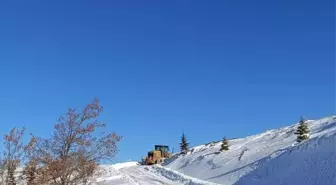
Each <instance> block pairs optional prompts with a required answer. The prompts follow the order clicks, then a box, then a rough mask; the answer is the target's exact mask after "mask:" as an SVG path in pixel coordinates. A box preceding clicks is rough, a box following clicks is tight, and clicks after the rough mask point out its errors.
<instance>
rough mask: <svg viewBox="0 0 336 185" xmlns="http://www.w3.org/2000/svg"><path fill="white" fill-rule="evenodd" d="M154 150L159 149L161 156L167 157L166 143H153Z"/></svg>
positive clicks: (167, 148)
mask: <svg viewBox="0 0 336 185" xmlns="http://www.w3.org/2000/svg"><path fill="white" fill-rule="evenodd" d="M155 150H156V151H161V155H162V157H168V154H169V147H168V146H166V145H155Z"/></svg>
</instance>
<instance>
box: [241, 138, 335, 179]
mask: <svg viewBox="0 0 336 185" xmlns="http://www.w3.org/2000/svg"><path fill="white" fill-rule="evenodd" d="M245 184H248V185H269V184H291V185H294V184H297V185H300V184H302V185H303V184H304V185H317V184H321V185H322V184H323V185H335V184H336V134H333V135H331V136H326V137H322V138H314V139H312V140H310V141H308V142H305V143H303V144H301V145H298V146H294V147H292V148H290V149H289V150H287V151H286V152H284V153H283V154H281V155H280V156H278V157H276V158H274V159H270V158H268V159H267V160H265V162H264V163H262V164H261V166H259V167H258V168H257V169H256V170H254V171H252V172H251V173H249V174H247V175H245V176H244V177H242V178H241V179H239V181H238V182H236V183H235V185H245Z"/></svg>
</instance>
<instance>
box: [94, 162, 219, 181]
mask: <svg viewBox="0 0 336 185" xmlns="http://www.w3.org/2000/svg"><path fill="white" fill-rule="evenodd" d="M102 170H103V174H102V176H101V177H100V178H99V179H98V180H97V184H98V185H115V184H118V185H126V184H127V185H218V184H216V183H211V182H206V181H202V180H199V179H196V178H193V177H189V176H186V175H184V174H181V173H179V172H176V171H172V170H169V169H165V168H164V167H161V166H140V165H138V164H137V163H136V162H128V163H125V164H123V163H121V164H116V165H112V166H102Z"/></svg>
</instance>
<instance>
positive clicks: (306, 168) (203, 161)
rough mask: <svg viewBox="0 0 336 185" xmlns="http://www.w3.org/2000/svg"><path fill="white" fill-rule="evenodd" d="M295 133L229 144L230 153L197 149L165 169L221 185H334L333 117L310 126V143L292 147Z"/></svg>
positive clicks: (290, 130)
mask: <svg viewBox="0 0 336 185" xmlns="http://www.w3.org/2000/svg"><path fill="white" fill-rule="evenodd" d="M296 127H297V125H292V126H288V127H284V128H280V129H275V130H269V131H266V132H264V133H262V134H258V135H253V136H249V137H246V138H240V139H233V140H230V141H229V145H230V150H229V151H227V152H222V153H218V151H219V148H220V144H221V143H212V144H207V145H201V146H197V147H194V148H192V149H191V150H190V151H189V152H188V153H187V154H186V155H175V156H174V157H173V158H171V159H170V160H168V161H167V162H166V164H165V167H167V168H170V169H172V170H177V171H179V172H181V173H183V174H186V175H189V176H192V177H196V178H199V179H203V180H206V181H211V182H216V183H219V184H226V185H231V184H239V185H245V184H248V185H250V184H260V185H269V184H272V185H274V184H304V185H316V184H325V185H329V184H330V185H331V184H336V182H335V173H336V162H335V159H336V155H335V154H336V142H335V141H336V116H331V117H327V118H324V119H321V120H316V121H313V120H310V121H309V128H310V130H311V137H310V140H308V141H305V142H303V143H301V144H297V143H296V142H295V139H296V135H295V134H294V132H295V128H296ZM296 176H297V177H296ZM322 178H323V181H322Z"/></svg>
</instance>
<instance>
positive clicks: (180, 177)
mask: <svg viewBox="0 0 336 185" xmlns="http://www.w3.org/2000/svg"><path fill="white" fill-rule="evenodd" d="M147 170H149V171H152V172H153V173H156V174H159V175H161V176H164V177H166V178H167V179H169V180H171V181H178V182H181V183H183V184H185V185H219V184H216V183H213V182H208V181H204V180H200V179H197V178H194V177H190V176H187V175H184V174H182V173H180V172H177V171H175V170H171V169H169V168H166V167H163V166H160V165H154V166H153V167H152V170H151V169H148V168H147Z"/></svg>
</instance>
